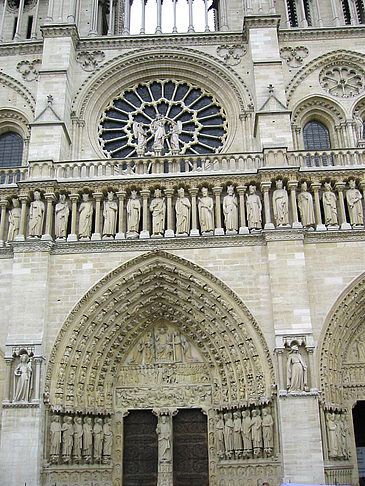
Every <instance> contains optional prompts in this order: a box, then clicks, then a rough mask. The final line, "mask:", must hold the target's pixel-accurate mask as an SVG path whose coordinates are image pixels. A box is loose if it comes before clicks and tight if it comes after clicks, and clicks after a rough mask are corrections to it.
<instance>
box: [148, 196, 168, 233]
mask: <svg viewBox="0 0 365 486" xmlns="http://www.w3.org/2000/svg"><path fill="white" fill-rule="evenodd" d="M150 212H151V215H152V238H156V237H161V236H163V235H164V232H165V216H166V202H165V198H164V197H162V192H161V189H156V190H155V193H154V198H153V199H152V201H151V203H150Z"/></svg>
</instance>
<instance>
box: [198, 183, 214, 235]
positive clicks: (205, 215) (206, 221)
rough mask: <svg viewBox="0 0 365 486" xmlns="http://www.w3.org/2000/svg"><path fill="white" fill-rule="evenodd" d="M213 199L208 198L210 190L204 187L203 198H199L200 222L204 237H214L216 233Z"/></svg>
mask: <svg viewBox="0 0 365 486" xmlns="http://www.w3.org/2000/svg"><path fill="white" fill-rule="evenodd" d="M213 205H214V204H213V198H212V197H210V196H208V189H207V188H206V187H202V197H199V198H198V210H199V222H200V229H201V232H202V234H203V235H212V234H213V231H214V212H213Z"/></svg>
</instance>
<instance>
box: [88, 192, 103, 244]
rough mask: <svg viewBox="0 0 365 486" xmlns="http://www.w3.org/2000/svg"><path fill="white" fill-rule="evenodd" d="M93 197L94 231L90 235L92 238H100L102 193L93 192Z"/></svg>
mask: <svg viewBox="0 0 365 486" xmlns="http://www.w3.org/2000/svg"><path fill="white" fill-rule="evenodd" d="M93 198H94V199H95V232H94V233H93V234H92V235H91V239H92V240H101V201H102V199H103V194H102V193H101V192H94V193H93Z"/></svg>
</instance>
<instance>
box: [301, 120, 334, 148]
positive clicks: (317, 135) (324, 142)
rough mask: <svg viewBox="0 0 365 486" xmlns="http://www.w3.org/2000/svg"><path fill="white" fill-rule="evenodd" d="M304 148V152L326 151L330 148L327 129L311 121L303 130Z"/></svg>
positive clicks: (317, 122)
mask: <svg viewBox="0 0 365 486" xmlns="http://www.w3.org/2000/svg"><path fill="white" fill-rule="evenodd" d="M303 138H304V148H305V149H306V150H328V149H330V148H331V141H330V134H329V131H328V129H327V128H326V127H325V126H324V125H323V124H322V123H320V122H319V121H316V120H313V121H310V122H309V123H307V124H306V126H305V127H304V130H303Z"/></svg>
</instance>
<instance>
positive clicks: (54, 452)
mask: <svg viewBox="0 0 365 486" xmlns="http://www.w3.org/2000/svg"><path fill="white" fill-rule="evenodd" d="M49 435H50V445H49V460H50V462H51V464H57V463H58V461H59V455H60V450H61V420H60V417H59V416H58V415H53V416H52V417H51V425H50V427H49Z"/></svg>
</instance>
